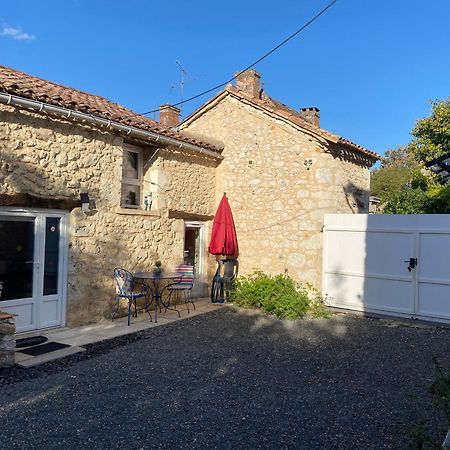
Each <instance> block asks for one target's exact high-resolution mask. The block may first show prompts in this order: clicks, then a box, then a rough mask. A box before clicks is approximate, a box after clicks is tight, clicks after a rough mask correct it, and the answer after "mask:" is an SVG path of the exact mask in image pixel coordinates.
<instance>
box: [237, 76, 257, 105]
mask: <svg viewBox="0 0 450 450" xmlns="http://www.w3.org/2000/svg"><path fill="white" fill-rule="evenodd" d="M236 75H237V77H236V87H237V88H238V89H239V90H240V91H243V92H245V93H246V94H249V95H251V96H252V97H253V98H259V91H260V89H261V86H260V80H261V75H260V74H259V73H258V72H257V71H256V70H255V69H249V70H246V71H245V72H242V73H239V72H238V73H237V74H236Z"/></svg>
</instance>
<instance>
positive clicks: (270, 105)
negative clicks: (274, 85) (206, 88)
mask: <svg viewBox="0 0 450 450" xmlns="http://www.w3.org/2000/svg"><path fill="white" fill-rule="evenodd" d="M225 90H226V91H228V92H231V93H232V94H233V95H237V96H240V97H241V98H245V99H246V100H247V101H250V102H252V103H254V104H256V105H258V106H261V107H263V108H266V109H268V110H270V111H272V112H274V113H275V114H278V115H280V116H282V117H284V118H286V119H288V120H289V121H291V122H292V123H294V124H296V125H299V126H300V127H302V128H306V129H308V130H310V131H312V132H314V133H316V134H318V135H320V136H322V137H323V138H325V139H327V140H329V141H331V142H334V143H335V144H341V145H345V146H347V147H350V148H352V149H353V150H356V151H358V152H360V153H363V154H364V155H366V156H369V157H370V158H373V159H380V155H378V153H375V152H373V151H371V150H368V149H367V148H365V147H363V146H361V145H358V144H355V143H354V142H352V141H350V140H348V139H345V138H343V137H341V136H338V135H337V134H334V133H331V132H330V131H327V130H324V129H323V128H319V127H316V126H314V125H313V124H312V123H310V122H308V121H306V120H305V119H304V118H303V117H302V116H301V115H300V114H299V113H298V111H296V110H295V109H293V108H291V107H289V106H287V105H285V104H284V103H281V102H279V101H278V100H275V99H273V98H272V97H269V96H268V95H266V94H265V93H264V92H263V94H262V97H261V98H254V97H251V96H250V95H248V94H246V93H245V92H242V91H240V90H238V89H237V88H236V87H234V86H227V87H226V88H225Z"/></svg>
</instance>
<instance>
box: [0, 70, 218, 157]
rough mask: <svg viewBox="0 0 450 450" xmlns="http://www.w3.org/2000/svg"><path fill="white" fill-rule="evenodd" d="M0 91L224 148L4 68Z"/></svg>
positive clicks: (94, 97) (0, 72)
mask: <svg viewBox="0 0 450 450" xmlns="http://www.w3.org/2000/svg"><path fill="white" fill-rule="evenodd" d="M0 92H4V93H7V94H12V95H17V96H20V97H25V98H29V99H32V100H36V101H40V102H45V103H48V104H51V105H56V106H61V107H64V108H67V109H71V110H74V111H80V112H83V113H87V114H91V115H93V116H96V117H100V118H102V119H107V120H112V121H114V122H118V123H121V124H124V125H129V126H132V127H135V128H139V129H141V130H144V131H151V132H154V133H158V134H161V135H163V136H166V137H170V138H173V139H177V140H179V141H181V142H186V143H189V144H192V145H196V146H199V147H202V148H205V149H208V150H212V151H214V152H218V153H220V152H221V149H220V148H219V147H217V146H215V145H212V144H208V143H205V142H201V141H199V140H196V139H193V138H191V137H188V136H185V135H183V134H182V133H179V132H177V131H174V130H172V129H170V128H167V127H163V126H162V125H161V124H159V123H158V122H156V121H155V120H152V119H149V118H148V117H145V116H141V115H139V114H137V113H136V112H134V111H132V110H130V109H128V108H125V107H123V106H121V105H119V104H117V103H113V102H111V101H109V100H107V99H106V98H103V97H100V96H98V95H95V94H89V93H87V92H84V91H80V90H78V89H74V88H70V87H67V86H63V85H61V84H57V83H52V82H51V81H46V80H43V79H41V78H37V77H34V76H32V75H28V74H26V73H24V72H20V71H18V70H14V69H11V68H9V67H5V66H2V65H0Z"/></svg>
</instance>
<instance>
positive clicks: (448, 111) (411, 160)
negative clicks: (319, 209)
mask: <svg viewBox="0 0 450 450" xmlns="http://www.w3.org/2000/svg"><path fill="white" fill-rule="evenodd" d="M411 134H412V136H413V139H412V141H411V142H410V143H409V144H408V145H407V146H406V147H398V148H397V149H394V150H387V151H386V153H385V156H384V158H382V161H381V167H380V168H379V169H376V170H374V171H373V172H372V177H371V188H372V189H371V191H372V195H375V196H377V197H380V198H381V202H382V204H384V205H385V207H384V212H385V213H388V214H424V213H428V214H433V213H450V187H447V186H445V185H444V182H443V181H442V180H441V179H439V178H438V177H436V176H435V175H434V174H433V173H432V172H431V171H429V170H428V169H425V168H424V165H425V163H426V162H428V161H430V160H432V159H434V158H436V157H438V156H440V155H442V154H444V153H448V152H450V99H449V100H442V101H434V102H432V104H431V116H430V117H427V118H425V119H421V120H418V121H417V123H416V126H415V127H414V129H413V130H412V132H411Z"/></svg>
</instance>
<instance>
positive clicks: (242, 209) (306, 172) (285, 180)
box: [181, 95, 370, 288]
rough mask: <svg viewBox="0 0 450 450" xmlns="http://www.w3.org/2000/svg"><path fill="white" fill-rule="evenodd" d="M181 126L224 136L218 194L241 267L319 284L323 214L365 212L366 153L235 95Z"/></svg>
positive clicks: (213, 103)
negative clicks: (225, 202)
mask: <svg viewBox="0 0 450 450" xmlns="http://www.w3.org/2000/svg"><path fill="white" fill-rule="evenodd" d="M181 129H182V130H184V131H186V132H195V133H196V134H197V135H201V136H213V137H214V138H215V139H219V140H220V141H222V142H223V143H224V151H223V153H222V156H224V160H223V161H222V163H221V164H220V166H219V167H218V168H217V184H216V191H215V192H216V202H218V201H219V199H220V197H221V195H222V194H223V192H226V193H227V196H228V198H229V201H230V205H231V208H232V210H233V215H234V221H235V224H236V228H237V234H238V240H239V248H240V256H239V262H240V264H239V268H240V273H241V274H248V273H251V272H253V271H255V270H263V271H265V272H268V273H272V274H276V273H288V274H289V275H291V276H292V277H294V278H295V279H296V280H298V281H301V282H309V283H312V284H314V285H315V286H316V287H319V288H320V287H321V282H322V250H323V242H322V227H323V218H324V214H326V213H366V212H368V203H369V187H370V177H369V166H370V164H367V160H364V158H362V159H359V157H358V155H357V154H355V153H354V152H352V151H348V149H343V148H339V146H338V145H337V144H331V143H330V142H328V141H327V140H326V139H323V138H321V137H320V136H318V135H317V134H316V133H314V132H312V131H310V130H308V129H303V128H301V127H299V126H297V125H296V124H295V123H292V122H291V121H289V120H285V119H284V118H283V117H280V116H277V115H274V114H271V113H270V112H269V111H265V110H263V109H261V108H257V107H255V106H254V105H253V104H252V103H251V102H245V101H242V100H241V99H239V98H236V97H234V96H232V95H223V96H222V97H221V98H219V100H217V101H216V102H211V104H210V105H209V106H208V107H207V108H206V107H205V108H204V110H203V111H202V110H201V109H200V110H199V111H198V112H197V113H194V114H193V115H192V116H191V117H190V118H187V120H186V121H185V122H183V124H182V125H181Z"/></svg>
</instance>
